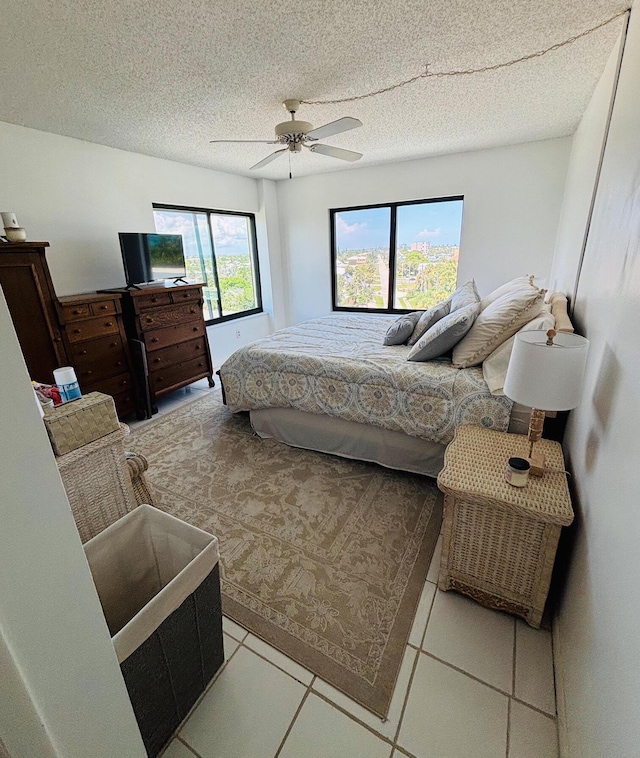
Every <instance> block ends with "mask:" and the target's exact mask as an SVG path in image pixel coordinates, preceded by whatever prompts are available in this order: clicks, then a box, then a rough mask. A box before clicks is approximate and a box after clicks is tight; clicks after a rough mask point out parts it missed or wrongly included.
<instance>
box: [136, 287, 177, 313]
mask: <svg viewBox="0 0 640 758" xmlns="http://www.w3.org/2000/svg"><path fill="white" fill-rule="evenodd" d="M132 299H133V302H134V304H135V308H136V312H139V311H144V310H146V309H147V308H157V307H158V306H160V305H171V293H170V292H154V293H153V294H149V295H140V296H139V297H134V298H132Z"/></svg>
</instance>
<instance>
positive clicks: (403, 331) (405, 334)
mask: <svg viewBox="0 0 640 758" xmlns="http://www.w3.org/2000/svg"><path fill="white" fill-rule="evenodd" d="M422 315H424V312H423V311H414V312H413V313H403V314H402V316H400V318H399V319H396V320H395V321H394V322H393V324H391V326H390V327H389V328H388V329H387V333H386V334H385V337H384V340H383V342H382V344H383V345H404V343H405V342H406V341H407V340H408V339H409V337H411V335H412V334H413V330H414V329H415V328H416V324H417V323H418V320H419V319H420V317H421V316H422Z"/></svg>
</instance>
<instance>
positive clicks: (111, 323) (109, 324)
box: [105, 321, 113, 326]
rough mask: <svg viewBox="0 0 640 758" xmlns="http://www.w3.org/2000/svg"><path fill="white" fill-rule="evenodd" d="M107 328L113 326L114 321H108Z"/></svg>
mask: <svg viewBox="0 0 640 758" xmlns="http://www.w3.org/2000/svg"><path fill="white" fill-rule="evenodd" d="M105 326H113V321H107V322H106V323H105Z"/></svg>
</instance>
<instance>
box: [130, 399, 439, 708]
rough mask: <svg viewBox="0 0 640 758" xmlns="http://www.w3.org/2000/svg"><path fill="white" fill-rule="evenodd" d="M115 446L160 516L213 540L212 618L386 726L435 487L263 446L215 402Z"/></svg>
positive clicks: (435, 524)
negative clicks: (143, 479)
mask: <svg viewBox="0 0 640 758" xmlns="http://www.w3.org/2000/svg"><path fill="white" fill-rule="evenodd" d="M127 447H128V449H130V450H134V451H136V452H139V453H143V454H144V455H145V456H146V457H147V458H148V460H149V470H148V472H147V476H148V478H149V481H150V484H151V486H152V489H153V492H154V496H155V498H156V501H157V502H156V505H158V507H159V508H161V509H162V510H165V511H168V512H169V513H172V514H173V515H175V516H177V517H178V518H181V519H183V520H184V521H187V522H188V523H190V524H193V525H194V526H198V527H200V528H201V529H204V530H206V531H208V532H210V533H212V534H215V535H216V536H217V537H218V539H219V542H220V553H221V560H220V564H221V574H222V593H223V611H224V613H225V614H226V615H227V616H229V617H230V618H232V619H233V620H234V621H236V622H237V623H238V624H241V625H242V626H243V627H245V628H246V629H248V630H249V631H251V632H252V633H253V634H255V635H257V636H258V637H260V638H262V639H263V640H265V641H266V642H268V643H270V644H271V645H273V646H274V647H276V648H278V649H279V650H281V651H282V652H283V653H285V654H286V655H288V656H289V657H290V658H293V659H294V660H295V661H297V662H298V663H300V664H301V665H302V666H304V667H305V668H307V669H309V670H311V671H312V672H314V673H315V674H317V675H318V676H319V677H320V678H321V679H324V680H325V681H326V682H329V683H330V684H332V685H333V686H334V687H336V688H338V689H339V690H341V691H342V692H344V693H345V694H346V695H348V696H349V697H350V698H352V699H353V700H355V701H357V702H358V703H360V704H361V705H363V706H364V707H365V708H368V709H369V710H370V711H372V712H373V713H375V714H377V715H378V716H380V717H381V718H384V717H385V716H386V715H387V712H388V709H389V704H390V701H391V696H392V694H393V689H394V686H395V681H396V678H397V675H398V671H399V669H400V664H401V662H402V656H403V654H404V649H405V645H406V643H407V639H408V636H409V632H410V630H411V624H412V622H413V618H414V615H415V612H416V607H417V604H418V600H419V598H420V593H421V590H422V587H423V584H424V580H425V577H426V574H427V570H428V567H429V562H430V560H431V557H432V555H433V551H434V548H435V544H436V540H437V537H438V532H439V529H440V523H441V518H442V508H441V498H440V497H439V493H438V489H437V487H436V485H435V482H434V481H433V480H431V479H428V478H426V477H421V476H417V475H413V474H404V473H400V472H395V471H389V470H387V469H384V468H382V467H380V466H377V465H375V464H368V463H363V462H359V461H351V460H346V459H343V458H337V457H334V456H329V455H324V454H322V453H315V452H311V451H307V450H298V449H295V448H291V447H288V446H286V445H284V444H282V443H280V442H276V441H275V440H262V439H260V438H259V437H258V436H257V435H255V434H254V433H253V431H252V429H251V426H250V424H249V418H248V415H246V414H236V415H234V414H231V413H230V412H229V411H228V410H227V408H226V407H225V406H224V405H222V403H221V401H220V399H219V397H218V396H217V394H216V393H211V394H208V395H206V396H205V397H203V398H201V399H198V400H195V401H193V402H190V403H188V404H187V405H185V406H182V407H181V408H178V409H177V410H174V411H173V412H171V413H168V414H167V415H166V416H165V417H163V418H160V419H158V420H157V421H152V422H150V423H148V424H146V425H144V426H141V427H140V428H139V429H138V430H136V431H134V433H133V434H132V435H131V437H130V439H129V440H128V442H127Z"/></svg>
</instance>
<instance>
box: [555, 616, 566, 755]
mask: <svg viewBox="0 0 640 758" xmlns="http://www.w3.org/2000/svg"><path fill="white" fill-rule="evenodd" d="M559 621H560V619H559V614H556V615H555V617H554V619H553V622H552V624H551V636H552V640H553V676H554V680H555V687H556V712H557V714H558V749H559V752H560V758H569V730H568V726H567V701H566V695H565V686H564V672H565V657H564V654H563V647H562V642H561V641H560V632H559V626H560V623H559Z"/></svg>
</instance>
